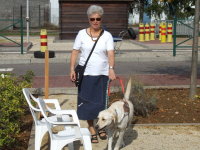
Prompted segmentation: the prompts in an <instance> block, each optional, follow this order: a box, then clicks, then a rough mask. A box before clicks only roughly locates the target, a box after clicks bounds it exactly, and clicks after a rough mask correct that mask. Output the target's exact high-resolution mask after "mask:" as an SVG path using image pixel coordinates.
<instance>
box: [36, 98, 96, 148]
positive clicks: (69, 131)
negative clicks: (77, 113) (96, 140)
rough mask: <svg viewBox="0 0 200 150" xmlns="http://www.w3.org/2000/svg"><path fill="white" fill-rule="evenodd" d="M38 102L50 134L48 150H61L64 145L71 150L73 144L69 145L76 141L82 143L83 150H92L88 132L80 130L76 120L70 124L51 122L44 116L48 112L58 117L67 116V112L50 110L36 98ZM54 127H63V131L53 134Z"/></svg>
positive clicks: (83, 129) (84, 129)
mask: <svg viewBox="0 0 200 150" xmlns="http://www.w3.org/2000/svg"><path fill="white" fill-rule="evenodd" d="M38 101H39V108H40V110H41V112H42V115H43V116H44V118H45V120H46V125H47V128H48V131H49V134H50V139H51V144H50V145H51V146H50V150H61V149H62V148H63V147H64V146H65V145H68V147H69V148H73V144H72V145H69V144H70V143H73V141H77V140H80V141H82V143H83V147H84V150H92V144H91V139H90V132H89V130H88V129H87V128H80V125H79V123H78V122H77V121H76V120H73V121H72V122H66V121H52V120H51V119H49V118H48V117H47V115H46V114H47V113H48V112H49V113H52V114H60V115H64V114H69V112H68V111H64V110H63V111H60V110H52V109H50V108H48V107H47V105H46V104H45V102H44V101H43V100H42V99H40V98H38ZM54 125H58V126H62V127H63V126H64V129H63V130H62V131H58V132H57V133H55V132H53V131H52V129H53V127H54Z"/></svg>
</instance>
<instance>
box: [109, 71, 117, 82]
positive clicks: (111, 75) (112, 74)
mask: <svg viewBox="0 0 200 150" xmlns="http://www.w3.org/2000/svg"><path fill="white" fill-rule="evenodd" d="M109 79H110V80H115V79H116V75H115V71H114V69H109Z"/></svg>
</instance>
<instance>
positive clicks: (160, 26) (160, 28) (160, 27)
mask: <svg viewBox="0 0 200 150" xmlns="http://www.w3.org/2000/svg"><path fill="white" fill-rule="evenodd" d="M162 24H163V22H161V23H160V25H159V40H161V30H162Z"/></svg>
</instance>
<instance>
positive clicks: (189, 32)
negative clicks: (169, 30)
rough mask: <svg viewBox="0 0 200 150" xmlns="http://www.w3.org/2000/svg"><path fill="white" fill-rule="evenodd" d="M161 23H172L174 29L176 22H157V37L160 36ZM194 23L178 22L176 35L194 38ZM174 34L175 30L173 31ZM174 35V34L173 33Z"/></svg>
mask: <svg viewBox="0 0 200 150" xmlns="http://www.w3.org/2000/svg"><path fill="white" fill-rule="evenodd" d="M161 22H165V23H166V24H168V23H172V25H173V27H174V20H155V21H154V23H155V24H156V29H155V31H156V35H158V34H159V25H160V23H161ZM193 24H194V21H193V20H178V22H177V24H176V35H177V36H189V37H191V36H193V29H192V28H191V27H193ZM173 32H174V30H173ZM173 34H174V33H173Z"/></svg>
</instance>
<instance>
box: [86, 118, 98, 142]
mask: <svg viewBox="0 0 200 150" xmlns="http://www.w3.org/2000/svg"><path fill="white" fill-rule="evenodd" d="M93 122H94V120H87V123H88V128H89V131H90V133H91V136H92V138H91V142H92V143H98V139H97V133H96V130H95V128H94V123H93Z"/></svg>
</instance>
